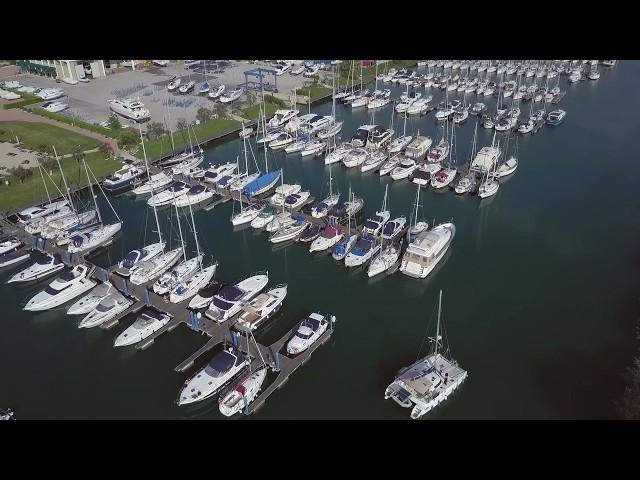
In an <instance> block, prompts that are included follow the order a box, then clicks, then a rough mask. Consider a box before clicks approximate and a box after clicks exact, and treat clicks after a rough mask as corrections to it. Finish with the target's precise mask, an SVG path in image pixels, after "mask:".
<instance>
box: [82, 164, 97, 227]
mask: <svg viewBox="0 0 640 480" xmlns="http://www.w3.org/2000/svg"><path fill="white" fill-rule="evenodd" d="M82 163H83V164H84V171H85V172H87V181H88V182H89V189H90V190H91V197H92V198H93V204H94V205H95V206H96V214H97V215H98V221H99V222H100V223H102V215H100V209H99V208H98V201H97V200H96V196H95V194H94V193H93V184H92V183H91V178H90V177H89V170H88V169H87V162H85V160H84V158H82Z"/></svg>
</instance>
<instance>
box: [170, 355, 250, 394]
mask: <svg viewBox="0 0 640 480" xmlns="http://www.w3.org/2000/svg"><path fill="white" fill-rule="evenodd" d="M249 363H250V361H249V360H247V359H245V358H244V357H243V356H242V355H241V354H240V353H239V352H238V351H236V350H234V349H233V348H229V349H228V350H223V351H221V352H220V353H218V354H217V355H215V356H214V357H213V359H212V360H211V361H210V362H209V364H208V365H207V366H206V367H205V368H203V369H202V370H200V371H199V372H198V373H196V374H195V375H194V376H193V377H191V378H190V379H189V380H187V381H186V382H185V384H184V386H183V387H182V390H181V392H180V395H179V398H178V405H187V404H190V403H195V402H200V401H202V400H205V399H207V398H209V397H211V396H213V395H215V394H216V393H218V392H219V391H220V390H221V389H222V388H223V387H224V386H225V385H226V384H227V383H229V382H230V381H231V380H232V379H233V378H234V377H235V376H236V375H238V374H239V373H240V372H242V370H243V369H245V368H246V367H248V366H249Z"/></svg>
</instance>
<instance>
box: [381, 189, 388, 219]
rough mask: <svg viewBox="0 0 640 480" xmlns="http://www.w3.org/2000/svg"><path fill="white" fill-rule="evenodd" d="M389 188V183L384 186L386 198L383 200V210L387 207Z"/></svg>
mask: <svg viewBox="0 0 640 480" xmlns="http://www.w3.org/2000/svg"><path fill="white" fill-rule="evenodd" d="M388 190H389V184H387V185H386V186H385V187H384V200H382V211H383V212H384V211H385V210H386V209H387V191H388Z"/></svg>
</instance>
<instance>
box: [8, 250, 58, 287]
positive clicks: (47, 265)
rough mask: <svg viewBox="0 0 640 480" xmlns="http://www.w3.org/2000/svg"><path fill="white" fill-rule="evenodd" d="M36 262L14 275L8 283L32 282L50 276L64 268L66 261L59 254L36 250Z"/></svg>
mask: <svg viewBox="0 0 640 480" xmlns="http://www.w3.org/2000/svg"><path fill="white" fill-rule="evenodd" d="M33 255H34V257H35V258H34V260H35V262H34V263H33V264H32V265H30V266H29V267H27V268H25V269H24V270H22V271H20V272H18V273H16V274H15V275H14V276H12V277H11V278H10V279H9V280H7V283H15V282H30V281H33V280H40V279H41V278H45V277H48V276H50V275H53V274H54V273H58V272H59V271H61V270H62V269H64V263H63V262H62V261H61V260H60V257H58V256H57V255H56V256H54V255H50V254H48V253H43V252H34V254H33Z"/></svg>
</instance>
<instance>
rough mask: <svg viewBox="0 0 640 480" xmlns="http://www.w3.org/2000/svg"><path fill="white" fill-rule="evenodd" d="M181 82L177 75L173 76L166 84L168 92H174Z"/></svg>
mask: <svg viewBox="0 0 640 480" xmlns="http://www.w3.org/2000/svg"><path fill="white" fill-rule="evenodd" d="M181 83H182V80H181V79H180V78H179V77H178V78H176V77H174V78H173V79H172V80H171V81H170V82H169V84H168V85H167V90H169V91H170V92H175V91H176V90H177V89H178V88H179V87H180V84H181Z"/></svg>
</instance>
